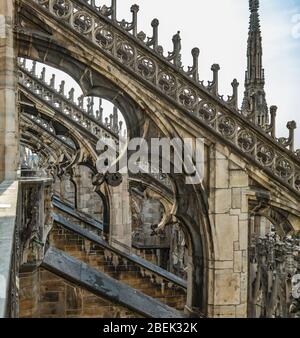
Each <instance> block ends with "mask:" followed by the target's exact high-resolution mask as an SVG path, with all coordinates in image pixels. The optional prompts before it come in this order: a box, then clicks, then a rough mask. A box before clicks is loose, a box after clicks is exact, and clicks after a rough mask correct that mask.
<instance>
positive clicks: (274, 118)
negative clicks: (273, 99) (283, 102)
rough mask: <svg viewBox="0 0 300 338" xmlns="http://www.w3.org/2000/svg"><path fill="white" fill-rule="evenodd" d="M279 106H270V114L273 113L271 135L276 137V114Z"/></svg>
mask: <svg viewBox="0 0 300 338" xmlns="http://www.w3.org/2000/svg"><path fill="white" fill-rule="evenodd" d="M277 109H278V108H277V106H271V107H270V115H271V136H272V137H273V138H275V137H276V114H277Z"/></svg>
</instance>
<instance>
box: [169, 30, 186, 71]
mask: <svg viewBox="0 0 300 338" xmlns="http://www.w3.org/2000/svg"><path fill="white" fill-rule="evenodd" d="M172 41H173V52H172V53H170V52H169V55H168V57H167V60H168V61H173V63H174V65H175V66H176V67H178V68H180V67H181V66H182V64H181V54H180V52H181V37H180V31H178V32H177V34H175V35H174V36H173V38H172Z"/></svg>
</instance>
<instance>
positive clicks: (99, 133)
mask: <svg viewBox="0 0 300 338" xmlns="http://www.w3.org/2000/svg"><path fill="white" fill-rule="evenodd" d="M43 74H44V72H42V75H41V77H38V75H37V74H36V73H35V70H34V66H33V69H32V70H31V71H28V70H27V69H26V68H25V66H24V63H22V62H19V85H20V86H22V87H23V88H24V89H26V92H29V93H31V94H33V95H35V96H37V97H38V98H39V99H41V100H42V101H43V102H45V103H46V104H47V105H49V106H50V107H51V108H53V109H54V110H55V111H59V112H60V113H61V114H62V115H63V116H66V117H68V118H69V119H71V121H72V123H74V124H75V125H77V126H80V127H82V128H84V129H85V130H86V131H87V132H88V133H89V134H91V135H93V136H94V137H95V140H98V139H100V138H103V137H105V138H112V139H114V140H115V141H116V142H118V143H119V141H120V140H121V141H122V142H124V138H123V137H122V136H121V135H118V133H120V132H121V131H122V126H119V129H118V130H116V129H114V128H113V123H111V122H108V120H107V119H106V120H105V123H102V115H101V114H99V110H98V111H96V112H94V111H93V110H92V111H90V112H86V111H85V110H84V109H83V106H82V105H81V103H79V104H76V103H75V102H74V101H72V99H70V97H68V98H67V97H65V96H64V94H63V93H59V92H58V91H57V90H56V89H55V88H54V86H53V85H49V84H47V83H46V82H45V80H44V75H45V74H44V75H43ZM100 109H101V107H100ZM23 116H24V118H26V119H30V120H31V121H32V122H33V123H34V124H36V125H37V126H41V127H42V128H43V129H44V130H45V131H47V132H49V133H50V134H51V135H53V136H55V137H56V138H59V140H58V141H59V142H61V143H62V144H65V145H66V146H67V147H71V148H72V149H75V145H74V143H73V142H72V140H71V139H70V138H66V137H63V136H62V135H56V134H55V130H54V128H53V126H52V125H51V123H50V122H47V121H45V120H44V119H43V118H42V117H41V116H30V115H28V114H24V113H23ZM151 178H152V179H155V180H157V181H159V182H160V183H162V184H163V185H164V186H166V187H168V188H170V189H171V183H170V181H169V179H168V177H167V175H164V174H155V173H151Z"/></svg>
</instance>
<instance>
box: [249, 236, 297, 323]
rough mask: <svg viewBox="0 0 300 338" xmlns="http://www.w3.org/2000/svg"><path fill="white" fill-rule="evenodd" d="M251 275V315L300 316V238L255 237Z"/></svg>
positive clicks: (251, 248)
mask: <svg viewBox="0 0 300 338" xmlns="http://www.w3.org/2000/svg"><path fill="white" fill-rule="evenodd" d="M297 276H298V277H297ZM249 278H250V279H249V282H250V289H249V291H250V292H249V317H266V318H274V317H281V318H287V317H298V318H300V293H299V290H297V288H299V282H300V239H299V238H298V239H296V238H295V239H293V238H291V237H288V238H285V239H280V238H279V236H277V235H276V233H275V232H271V233H270V234H268V235H267V236H266V237H264V238H253V240H252V245H251V247H250V276H249ZM297 283H298V286H297ZM296 294H297V295H298V297H296Z"/></svg>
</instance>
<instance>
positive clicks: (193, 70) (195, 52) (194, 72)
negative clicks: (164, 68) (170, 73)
mask: <svg viewBox="0 0 300 338" xmlns="http://www.w3.org/2000/svg"><path fill="white" fill-rule="evenodd" d="M199 55H200V50H199V48H193V49H192V57H193V66H192V67H189V68H188V71H187V74H188V75H190V76H192V77H193V79H194V80H195V81H196V82H199Z"/></svg>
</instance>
